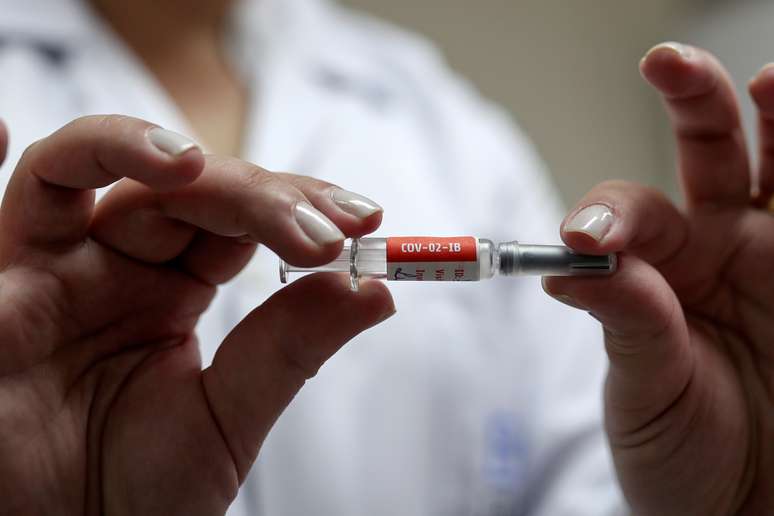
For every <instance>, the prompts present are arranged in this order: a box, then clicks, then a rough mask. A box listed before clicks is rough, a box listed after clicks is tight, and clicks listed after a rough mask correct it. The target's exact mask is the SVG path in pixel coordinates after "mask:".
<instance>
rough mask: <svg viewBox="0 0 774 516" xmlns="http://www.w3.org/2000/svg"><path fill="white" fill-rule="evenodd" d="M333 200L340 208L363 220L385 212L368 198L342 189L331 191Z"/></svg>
mask: <svg viewBox="0 0 774 516" xmlns="http://www.w3.org/2000/svg"><path fill="white" fill-rule="evenodd" d="M331 199H333V202H335V203H336V205H337V206H338V207H339V208H341V209H342V210H344V211H346V212H347V213H349V214H350V215H354V216H355V217H358V218H361V219H364V218H366V217H370V216H371V215H373V214H374V213H378V212H380V211H383V210H382V207H381V206H379V205H378V204H376V203H375V202H374V201H372V200H371V199H369V198H368V197H364V196H362V195H360V194H356V193H355V192H350V191H349V190H342V189H341V188H334V189H333V190H331Z"/></svg>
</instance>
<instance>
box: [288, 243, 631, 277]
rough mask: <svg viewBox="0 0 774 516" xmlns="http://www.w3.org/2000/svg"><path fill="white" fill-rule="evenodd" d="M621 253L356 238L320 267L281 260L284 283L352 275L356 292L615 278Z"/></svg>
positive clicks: (540, 246) (563, 248) (527, 246)
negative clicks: (296, 276) (403, 284)
mask: <svg viewBox="0 0 774 516" xmlns="http://www.w3.org/2000/svg"><path fill="white" fill-rule="evenodd" d="M617 264H618V262H617V258H616V255H615V254H609V255H604V256H591V255H582V254H576V253H575V252H573V251H572V250H571V249H570V248H568V247H565V246H563V245H529V244H520V243H518V242H515V241H514V242H504V243H501V244H498V245H495V244H494V243H493V242H492V241H491V240H487V239H485V238H475V237H469V236H464V237H389V238H372V237H368V238H359V239H352V240H351V241H350V243H347V244H345V245H344V248H343V249H342V251H341V253H340V254H339V256H338V257H337V258H336V259H335V260H333V261H332V262H330V263H328V264H326V265H322V266H320V267H313V268H303V267H294V266H292V265H290V264H288V263H287V262H284V261H280V280H281V281H282V282H283V283H286V282H287V280H288V275H289V274H290V273H309V272H348V273H349V274H350V279H351V282H352V289H353V290H357V287H358V281H359V279H360V278H380V279H387V280H389V281H478V280H482V279H489V278H492V277H493V276H495V275H496V274H500V275H503V276H517V275H534V276H578V275H595V274H596V275H598V274H612V273H613V272H615V270H616V267H617Z"/></svg>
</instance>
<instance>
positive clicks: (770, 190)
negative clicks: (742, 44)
mask: <svg viewBox="0 0 774 516" xmlns="http://www.w3.org/2000/svg"><path fill="white" fill-rule="evenodd" d="M749 90H750V96H751V97H752V99H753V101H754V102H755V104H756V106H757V107H758V154H759V158H760V159H759V165H758V185H757V186H758V196H759V198H760V200H761V201H762V202H764V203H767V202H768V201H769V200H770V199H771V196H772V194H774V66H773V65H771V64H769V65H766V66H764V67H763V68H762V69H761V71H760V72H758V73H757V74H756V75H755V77H753V79H752V80H751V81H750V85H749Z"/></svg>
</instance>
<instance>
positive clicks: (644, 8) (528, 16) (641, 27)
mask: <svg viewBox="0 0 774 516" xmlns="http://www.w3.org/2000/svg"><path fill="white" fill-rule="evenodd" d="M341 1H342V3H344V4H347V5H350V6H353V7H357V8H359V9H362V10H365V11H369V12H371V13H374V14H376V15H378V16H380V17H382V18H385V19H387V20H391V21H393V22H396V23H398V24H399V25H401V26H403V27H406V28H409V29H412V30H414V31H417V32H420V33H422V34H424V35H425V36H427V37H429V38H430V39H432V40H433V41H434V42H435V43H436V45H438V47H439V48H440V49H441V50H442V51H443V52H444V53H445V55H446V57H447V59H448V61H449V63H450V64H451V66H452V67H453V68H454V69H456V70H457V71H458V72H460V73H461V74H463V75H464V76H465V77H467V78H468V79H469V80H471V81H472V82H473V83H474V84H475V85H476V86H477V87H478V88H479V90H480V91H481V92H482V94H483V95H484V96H486V97H488V98H490V99H492V100H494V101H496V102H498V103H499V104H501V105H503V106H504V107H506V108H507V109H508V110H509V111H510V112H511V113H512V114H513V116H514V118H515V120H516V121H517V122H518V123H519V125H520V126H521V127H522V129H524V130H525V131H526V132H527V134H528V135H529V136H530V137H531V138H532V140H533V142H534V143H535V145H536V146H537V147H538V149H539V151H540V152H541V154H542V156H543V158H544V159H545V161H546V162H547V163H548V166H549V168H550V170H551V172H552V173H553V175H554V178H555V182H556V184H557V186H558V187H559V190H560V192H561V194H562V196H563V198H564V200H565V202H566V203H568V204H570V205H571V204H573V203H574V202H575V201H576V200H578V199H579V198H580V196H582V195H583V193H585V192H586V191H587V190H588V189H589V188H590V187H591V186H593V185H594V184H596V183H598V182H600V181H602V180H604V179H608V178H624V179H631V180H637V181H640V182H644V183H647V184H650V185H653V186H657V187H659V188H662V189H664V190H665V191H667V192H668V193H669V194H670V195H672V196H676V195H677V193H678V192H679V190H678V187H677V182H676V181H675V177H674V157H673V156H674V149H673V146H672V142H671V133H670V129H669V125H668V123H667V118H666V116H665V114H664V112H663V110H662V108H661V105H660V100H659V98H658V96H657V95H656V94H655V93H654V92H653V91H652V90H651V89H650V87H649V86H648V85H647V84H645V82H644V81H643V80H642V79H641V77H640V74H639V70H638V62H639V60H640V58H641V57H642V56H643V55H644V53H645V52H646V51H647V50H648V49H649V48H650V47H651V46H653V45H654V44H656V43H659V42H661V41H665V40H676V41H683V42H686V43H694V44H699V45H702V46H704V47H706V48H708V49H709V50H711V51H712V52H714V53H715V54H716V55H718V56H719V57H720V58H721V59H722V60H723V62H724V63H725V64H726V65H727V66H728V67H729V69H730V70H731V72H732V75H733V77H734V80H735V81H736V82H737V85H738V88H739V91H740V92H742V93H743V94H742V95H740V98H741V100H742V103H743V108H744V111H745V113H746V114H747V115H748V116H747V118H746V123H747V125H748V127H749V129H750V131H748V134H750V135H751V136H752V134H751V132H752V129H753V128H754V126H755V124H754V121H753V120H752V117H751V115H752V106H751V104H750V102H749V100H748V99H747V95H746V93H745V91H746V89H745V88H746V84H747V81H748V80H749V79H750V77H752V75H753V74H754V73H755V72H756V71H757V70H758V69H759V68H760V67H761V66H762V65H763V64H764V63H767V62H770V61H774V32H772V31H771V28H772V27H774V3H772V2H767V1H765V0H733V1H723V0H648V1H647V2H643V1H642V0H593V1H592V0H579V1H567V0H477V1H475V2H474V1H473V0H390V1H384V0H341Z"/></svg>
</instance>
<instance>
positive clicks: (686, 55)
mask: <svg viewBox="0 0 774 516" xmlns="http://www.w3.org/2000/svg"><path fill="white" fill-rule="evenodd" d="M660 50H666V51H669V52H674V53H675V54H677V55H678V56H680V57H681V58H683V59H690V58H691V56H692V55H693V50H692V49H691V47H689V46H688V45H683V44H682V43H677V42H676V41H666V42H664V43H659V44H658V45H656V46H655V47H653V48H651V49H650V50H648V51H647V52H646V53H645V57H643V58H642V59H643V60H645V59H647V58H648V57H650V55H651V54H653V53H655V52H658V51H660Z"/></svg>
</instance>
